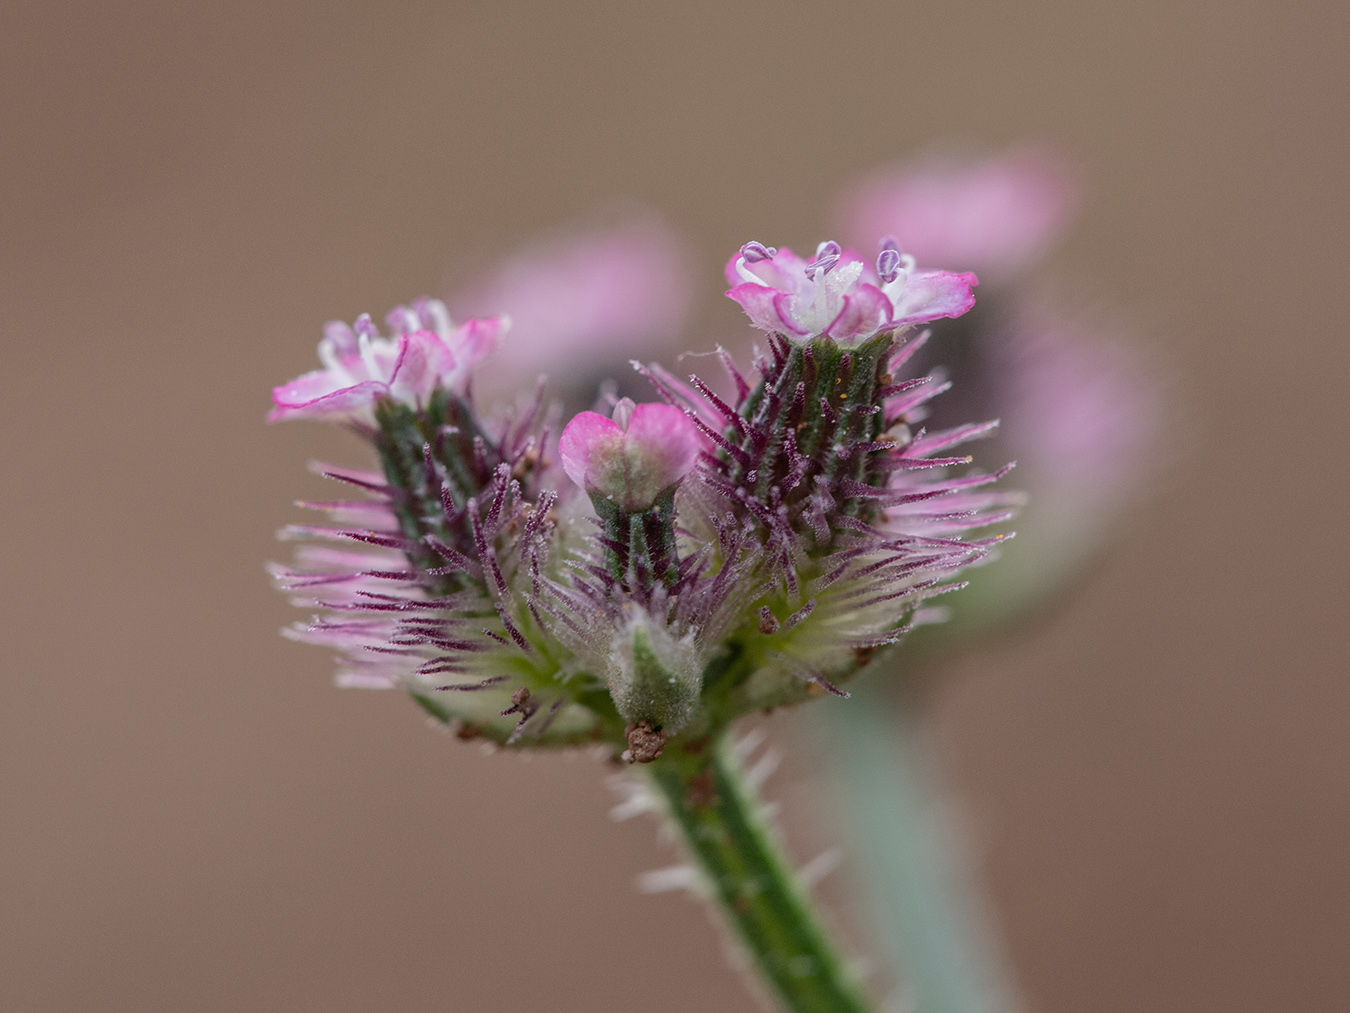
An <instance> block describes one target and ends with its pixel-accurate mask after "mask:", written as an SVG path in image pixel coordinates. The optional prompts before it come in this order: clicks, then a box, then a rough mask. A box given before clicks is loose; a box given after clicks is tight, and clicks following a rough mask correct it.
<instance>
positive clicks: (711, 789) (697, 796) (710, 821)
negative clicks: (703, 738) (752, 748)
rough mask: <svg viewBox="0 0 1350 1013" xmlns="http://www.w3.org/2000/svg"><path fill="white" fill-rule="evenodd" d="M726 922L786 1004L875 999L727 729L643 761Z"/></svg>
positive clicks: (830, 1011) (816, 1007) (831, 1011)
mask: <svg viewBox="0 0 1350 1013" xmlns="http://www.w3.org/2000/svg"><path fill="white" fill-rule="evenodd" d="M647 770H648V774H649V776H650V777H651V780H652V783H653V784H654V785H655V787H656V789H657V791H658V793H659V794H660V795H661V797H662V798H663V799H664V800H665V804H666V810H667V813H668V815H669V817H670V819H671V821H672V822H673V823H674V824H675V825H676V826H677V827H678V828H679V830H680V833H681V834H682V836H683V837H684V842H685V844H686V845H687V847H688V849H689V852H690V854H691V855H692V857H693V860H694V864H695V865H696V866H697V867H698V868H699V869H700V871H701V872H702V873H703V876H704V878H705V880H706V881H707V883H708V885H709V887H710V889H711V891H712V895H713V899H714V900H715V901H716V902H717V905H718V906H719V907H720V908H721V909H722V913H723V914H724V915H725V916H726V919H727V921H728V923H729V924H730V925H731V927H732V929H733V930H734V931H735V933H736V935H737V936H738V937H739V938H740V941H741V943H742V944H743V945H744V948H745V951H746V953H747V954H748V955H749V956H750V958H751V960H752V961H753V963H754V966H755V967H756V969H757V970H758V972H759V974H760V976H761V978H762V979H763V981H764V983H765V984H766V985H767V986H768V989H769V991H770V992H771V993H772V994H773V996H774V997H775V998H776V999H777V1000H778V1002H779V1004H780V1005H781V1007H782V1009H783V1010H785V1011H790V1013H867V1011H868V1010H870V1009H871V1008H872V1006H871V1004H870V1003H869V1002H868V1001H867V999H866V998H865V997H864V995H863V992H862V990H861V989H860V988H859V986H858V983H857V981H856V980H855V978H854V976H853V975H852V974H850V973H849V971H848V970H847V969H846V967H845V964H844V961H843V959H842V958H841V956H840V955H839V953H838V952H837V950H836V949H835V947H834V945H833V943H832V942H831V941H830V938H829V936H828V935H827V934H826V932H825V930H824V929H823V928H822V927H821V925H820V921H819V918H818V916H817V914H816V911H815V909H814V907H813V905H812V903H811V900H810V898H809V897H808V896H807V894H806V892H805V890H804V888H803V887H802V885H801V883H800V882H799V881H798V879H797V876H796V874H795V873H794V872H793V871H792V868H791V866H790V865H789V863H788V861H787V859H786V858H785V857H784V856H783V854H782V852H781V850H780V849H779V847H778V844H777V842H776V841H775V840H774V837H773V835H772V833H771V832H770V830H769V827H768V825H767V824H766V822H765V820H764V817H763V815H762V813H761V812H760V810H759V806H758V804H757V803H756V801H755V798H754V794H753V791H752V789H751V786H750V785H749V783H748V782H747V781H746V779H745V777H744V775H743V774H742V772H741V768H740V763H739V761H738V759H737V757H736V755H735V753H734V751H733V749H732V747H731V745H730V742H729V737H728V736H726V735H723V736H721V740H720V741H719V742H718V743H717V744H716V745H715V746H714V745H711V744H709V745H705V747H704V748H703V749H701V750H693V749H690V748H688V747H685V748H681V747H679V746H677V745H676V744H675V743H672V744H671V747H670V748H668V749H667V751H666V754H665V755H664V756H662V757H661V759H659V760H657V761H656V762H655V763H653V764H651V766H650V767H648V768H647Z"/></svg>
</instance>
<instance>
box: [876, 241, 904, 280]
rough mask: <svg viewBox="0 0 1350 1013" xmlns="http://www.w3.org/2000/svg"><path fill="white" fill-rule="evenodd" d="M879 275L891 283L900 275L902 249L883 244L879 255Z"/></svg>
mask: <svg viewBox="0 0 1350 1013" xmlns="http://www.w3.org/2000/svg"><path fill="white" fill-rule="evenodd" d="M877 277H879V278H880V279H881V280H882V281H883V282H885V283H886V284H888V285H889V284H890V283H891V282H893V281H895V279H896V278H898V277H900V251H899V250H897V249H895V248H894V247H887V246H883V247H882V248H881V253H880V254H878V256H877Z"/></svg>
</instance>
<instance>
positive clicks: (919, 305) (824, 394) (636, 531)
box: [274, 244, 1009, 762]
mask: <svg viewBox="0 0 1350 1013" xmlns="http://www.w3.org/2000/svg"><path fill="white" fill-rule="evenodd" d="M794 268H796V269H797V270H792V269H794ZM736 269H737V270H738V271H744V272H745V273H747V274H748V275H749V276H750V277H752V278H754V279H756V281H754V282H749V281H747V282H745V284H744V285H743V286H740V287H741V288H753V289H756V290H759V291H763V292H773V293H777V296H773V297H772V298H777V297H778V296H781V297H782V298H781V299H779V303H780V306H779V309H777V310H775V312H780V311H781V316H780V317H779V318H778V319H779V320H780V322H779V323H775V324H772V325H771V326H770V327H769V329H770V331H771V333H770V334H769V339H768V342H769V349H768V353H767V354H761V355H760V357H759V360H758V361H757V362H756V364H755V367H756V371H757V374H758V375H757V377H756V378H755V380H754V383H753V384H752V383H750V382H749V381H747V379H746V378H745V377H743V376H742V375H741V373H740V372H739V371H738V370H737V368H736V366H735V365H734V363H733V362H732V360H731V358H730V357H729V356H724V357H723V363H724V365H725V366H726V368H727V370H728V374H729V377H730V379H731V381H732V385H733V387H734V388H735V392H736V393H735V394H734V395H732V396H730V397H729V399H723V398H722V397H720V396H719V395H717V394H716V393H715V392H714V391H713V389H712V387H710V386H709V385H708V384H707V383H705V382H704V381H702V380H701V379H699V378H697V377H692V378H690V382H689V383H688V384H686V383H684V382H683V381H680V380H678V379H676V378H674V377H672V376H670V374H668V373H665V372H664V371H662V370H660V369H659V368H658V367H640V369H641V371H642V372H644V373H645V374H646V375H647V376H648V377H649V379H651V380H652V381H653V382H654V383H655V385H656V387H657V390H658V392H659V393H660V394H661V396H662V399H663V401H664V403H659V404H640V405H639V404H634V403H633V402H632V401H631V400H629V399H627V398H623V399H620V400H619V401H618V402H617V403H616V405H615V407H614V411H613V414H612V417H610V418H605V417H604V416H603V415H600V414H598V413H595V412H581V413H579V414H578V415H577V416H576V417H574V418H573V419H572V420H571V421H570V423H569V424H568V425H567V426H566V427H565V428H564V429H563V430H562V434H561V436H560V438H559V439H558V440H557V443H556V446H557V449H558V453H557V454H556V455H554V454H553V453H552V449H553V447H554V446H555V443H554V441H553V439H552V437H551V436H550V433H551V432H552V431H554V430H553V428H552V427H553V425H554V423H553V421H552V419H554V418H556V415H552V414H551V413H550V411H549V410H548V409H547V407H546V406H545V404H544V402H543V400H542V390H541V391H540V392H539V393H538V394H537V396H536V399H535V401H534V402H533V403H530V404H526V403H520V404H519V405H518V409H517V412H516V413H515V414H513V415H512V414H507V415H492V416H488V415H484V414H482V413H481V412H480V411H479V410H478V407H477V405H476V404H475V400H474V397H473V393H472V390H471V385H470V383H469V379H470V371H471V369H472V367H473V365H474V363H475V362H476V361H477V360H478V359H479V358H480V357H481V355H482V353H483V352H484V351H485V350H486V349H487V348H488V347H490V345H491V339H495V337H496V334H497V327H496V326H495V325H494V324H492V323H491V322H470V323H469V324H467V325H465V326H464V327H462V328H460V329H458V330H455V329H453V328H451V327H450V324H449V321H448V319H445V314H444V312H443V310H442V309H440V308H439V307H438V306H437V304H430V303H427V304H422V305H420V306H419V307H415V308H413V309H400V310H396V311H395V312H394V313H393V314H391V316H390V319H389V324H390V328H391V329H392V331H393V336H392V337H389V338H384V337H381V336H380V335H378V334H377V333H375V331H374V328H373V326H372V325H371V324H370V322H369V320H368V318H362V319H361V320H359V321H358V322H357V324H356V326H355V327H354V328H350V329H348V328H342V327H334V328H331V329H330V331H329V333H328V334H327V335H326V336H325V343H324V345H323V346H322V349H321V355H322V356H323V357H324V358H325V363H326V365H327V366H328V368H327V369H326V370H323V371H320V372H319V373H317V374H311V376H310V377H307V378H302V380H301V381H298V382H297V383H296V384H292V385H288V386H287V387H283V388H279V390H278V394H277V397H276V400H277V404H278V410H277V412H275V413H274V417H279V418H288V417H296V416H301V417H303V416H306V415H330V416H333V415H336V416H338V417H342V418H347V419H352V420H356V421H359V422H360V423H361V424H360V425H357V426H354V427H353V428H354V429H355V430H356V431H357V432H358V433H360V434H361V435H362V436H363V437H365V438H367V439H368V440H369V441H370V443H371V445H372V448H373V449H374V451H375V453H376V455H377V457H378V460H379V465H380V471H379V472H378V473H351V472H340V471H328V472H327V473H328V474H330V475H332V477H334V478H338V479H340V480H342V481H345V482H347V483H348V484H351V485H354V486H356V487H357V488H359V489H361V490H363V491H364V492H365V493H366V494H367V495H368V496H369V497H370V498H369V499H367V500H347V501H339V502H336V503H324V504H313V506H315V507H316V508H318V509H320V510H323V511H325V512H327V513H328V514H329V515H330V518H331V521H332V523H331V526H326V527H324V526H317V527H306V528H296V529H292V530H291V532H290V533H291V534H292V535H294V536H295V537H299V538H302V539H304V540H306V542H307V544H306V545H305V546H303V547H302V548H301V550H300V551H299V552H298V553H297V561H296V565H295V566H294V567H290V568H278V569H277V571H276V573H277V576H278V578H279V580H280V581H281V583H282V585H283V586H284V587H285V588H287V589H288V590H290V591H291V592H292V593H293V594H295V595H296V597H297V599H298V600H299V601H300V602H301V603H303V604H305V605H308V606H310V607H313V608H317V609H318V610H319V611H320V614H319V615H318V616H316V618H315V619H314V621H313V622H311V623H309V624H307V625H304V626H301V627H299V628H298V629H296V630H295V631H294V635H295V636H297V637H299V638H301V639H305V640H311V641H315V642H319V643H323V644H327V645H330V646H332V647H335V648H337V649H338V650H339V651H340V652H341V654H342V657H343V661H342V668H341V677H342V679H343V681H344V683H345V684H347V685H362V686H380V685H383V686H401V687H403V688H405V689H406V690H407V691H408V692H409V693H411V694H412V696H413V697H414V698H415V699H416V700H417V701H418V702H419V703H420V704H421V706H422V707H423V708H424V709H426V710H427V711H428V712H430V713H432V714H433V715H435V716H436V717H438V718H440V719H442V720H444V721H446V722H453V723H456V724H457V725H458V727H459V728H460V730H461V732H462V733H463V734H466V735H484V736H487V737H489V738H492V739H494V740H495V741H498V742H501V743H504V744H508V745H511V744H522V745H523V744H565V743H576V742H581V741H601V742H608V743H610V744H611V745H612V746H613V747H614V748H615V751H616V754H619V755H624V756H627V757H628V758H629V759H631V760H634V761H642V762H650V761H654V760H656V759H657V758H658V757H659V756H660V754H661V751H662V749H663V748H664V746H665V743H666V742H667V741H668V739H671V738H677V739H680V742H681V743H684V744H688V743H693V742H697V741H699V738H698V737H699V736H706V735H709V734H715V733H717V732H720V731H721V730H723V729H725V728H726V727H727V726H728V725H729V724H730V723H731V722H732V721H734V720H735V719H736V718H737V717H739V716H741V715H743V714H746V713H749V712H751V711H759V710H764V709H770V708H773V707H776V706H781V705H784V704H790V703H797V702H800V701H802V700H804V699H806V698H807V697H809V696H811V695H813V694H818V693H819V692H822V691H824V692H836V693H840V694H843V692H844V691H843V690H842V689H840V688H839V686H840V685H841V684H842V683H843V681H844V680H846V679H848V678H849V677H850V676H852V675H853V674H854V673H855V672H856V671H857V670H858V669H859V668H861V667H862V666H863V665H864V664H866V663H867V661H868V659H869V658H870V657H871V655H872V652H873V651H874V650H876V649H877V648H879V647H883V646H885V645H888V644H892V643H895V642H896V641H897V640H898V639H899V638H900V637H901V636H903V635H904V633H905V632H906V631H907V630H908V629H909V628H910V627H911V626H913V625H914V624H915V623H917V622H919V621H921V620H922V619H923V610H922V609H921V608H920V606H921V604H922V603H923V602H924V601H925V600H926V599H928V598H930V597H932V596H933V595H935V594H940V593H942V592H944V591H946V590H951V589H953V588H955V587H957V586H959V585H958V584H956V583H953V582H952V578H954V577H955V576H956V575H957V574H958V573H959V572H960V571H961V570H962V569H964V568H965V567H966V566H969V565H970V564H972V563H974V562H976V561H978V560H980V559H981V558H983V557H984V556H986V554H987V553H988V552H989V550H990V548H991V546H992V545H994V544H995V543H996V542H997V541H998V540H999V539H997V538H986V537H970V536H971V533H972V532H973V531H975V530H977V529H979V528H981V527H983V526H985V525H987V524H991V523H994V522H997V521H999V520H1002V519H1005V518H1006V517H1007V515H1008V510H1007V506H1008V503H1009V497H1008V496H1007V495H1006V494H1000V493H997V492H995V491H993V490H991V489H990V488H989V486H990V485H991V483H993V482H995V481H996V480H997V478H998V477H999V475H1000V474H1001V472H1000V473H995V474H985V473H981V472H968V473H954V471H953V469H959V468H964V467H965V466H966V465H968V464H969V463H970V458H968V457H963V456H957V457H953V456H947V455H948V454H949V452H950V449H951V448H953V447H955V446H957V445H959V444H962V443H965V442H966V441H968V440H972V439H975V438H976V437H979V436H983V435H985V434H986V433H987V432H989V430H990V429H991V425H990V424H980V425H964V426H955V427H948V428H945V429H939V430H936V431H933V432H928V431H925V430H924V429H922V428H918V429H917V430H915V429H914V427H915V426H917V425H918V424H919V423H920V422H921V421H922V419H923V418H924V415H925V412H926V411H927V404H928V402H929V400H930V399H931V398H932V397H933V396H934V395H936V394H937V393H939V392H940V391H941V390H942V389H944V385H943V384H941V383H939V382H936V381H935V380H934V379H933V378H930V377H909V378H899V379H897V377H899V376H900V371H901V370H902V369H907V368H908V364H909V362H910V361H911V356H912V355H913V353H914V351H915V349H917V348H918V347H920V346H921V345H922V343H923V336H922V335H912V334H907V333H904V332H903V331H902V330H901V329H902V328H904V327H906V326H907V325H908V324H910V323H913V322H916V321H918V320H922V319H929V318H931V317H932V316H933V315H941V314H943V313H954V312H962V311H963V310H964V308H965V307H966V306H968V303H969V300H970V286H971V285H973V284H974V277H973V276H969V275H948V274H945V273H942V272H921V271H918V270H916V269H915V267H914V264H913V262H912V260H910V259H908V258H906V257H905V256H904V255H903V254H901V253H900V251H899V250H898V249H897V248H896V247H895V246H894V245H893V244H883V247H882V251H881V256H880V257H879V258H878V262H877V264H876V266H875V268H872V267H870V266H867V265H863V264H862V263H861V261H859V260H858V258H856V257H855V256H854V255H852V254H849V253H846V252H844V251H843V250H840V249H838V247H835V246H831V245H829V244H827V245H825V246H822V248H821V250H820V251H818V253H817V256H816V258H815V259H814V260H813V261H812V263H810V264H802V263H801V262H800V261H799V260H797V259H796V258H794V257H793V255H792V254H791V252H790V251H783V252H781V253H780V252H776V251H771V250H769V249H767V248H763V247H757V246H755V245H754V244H750V245H747V246H746V247H745V248H744V249H743V250H742V252H741V254H740V256H739V257H738V264H737V265H736ZM771 284H778V285H781V286H784V288H781V289H773V288H771ZM754 298H758V296H755V297H754ZM751 304H752V305H758V304H756V303H754V301H753V299H751ZM789 321H790V322H791V323H792V324H793V327H792V328H791V329H789V328H787V327H786V323H785V322H789ZM785 331H788V332H789V333H790V334H791V338H789V337H788V336H787V334H785V333H784V332H785ZM555 460H560V462H561V465H562V468H561V469H558V468H557V467H555V466H554V461H555ZM560 471H561V472H565V475H566V477H567V478H570V479H571V483H569V482H567V481H566V480H565V478H564V475H562V474H560V473H559V472H560ZM583 491H584V493H585V494H586V495H585V496H583V495H582V493H583ZM587 497H588V498H589V500H590V503H589V506H588V504H587ZM310 540H317V541H319V542H323V541H336V542H338V543H347V544H346V546H343V547H337V548H334V547H332V546H325V545H322V544H318V545H315V544H308V543H309V542H310ZM351 543H356V550H355V551H353V548H352V544H351ZM682 736H683V737H684V738H682V739H681V738H680V737H682ZM681 748H683V747H681Z"/></svg>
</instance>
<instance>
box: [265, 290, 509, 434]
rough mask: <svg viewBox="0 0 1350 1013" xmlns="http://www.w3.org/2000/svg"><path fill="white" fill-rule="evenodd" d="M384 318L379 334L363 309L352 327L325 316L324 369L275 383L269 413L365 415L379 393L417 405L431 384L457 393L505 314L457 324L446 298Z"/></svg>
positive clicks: (332, 416) (502, 327)
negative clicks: (384, 327) (384, 331)
mask: <svg viewBox="0 0 1350 1013" xmlns="http://www.w3.org/2000/svg"><path fill="white" fill-rule="evenodd" d="M385 322H386V324H387V325H388V327H389V331H390V336H389V337H383V336H382V335H381V334H380V332H379V329H378V328H377V327H376V326H375V324H374V323H373V322H372V321H371V319H370V315H369V314H362V315H361V316H360V317H358V318H357V319H356V322H355V323H354V324H352V325H351V326H348V325H347V324H345V323H342V322H341V321H336V320H335V321H331V322H330V323H328V324H327V325H326V326H325V327H324V332H323V339H322V340H321V341H320V342H319V361H320V362H322V363H323V366H324V368H323V369H316V370H314V371H313V372H309V373H306V374H304V375H303V376H300V377H297V378H296V379H294V380H292V381H291V382H290V383H287V384H283V385H281V386H280V387H275V388H273V390H272V403H273V405H275V407H274V408H273V409H272V412H271V414H270V415H268V420H269V421H273V422H275V421H279V420H281V419H293V418H328V419H344V418H354V419H358V420H361V421H366V422H369V421H371V419H372V412H373V410H374V405H375V402H376V401H377V400H379V399H381V398H386V399H389V400H392V401H396V402H400V403H402V404H407V405H413V406H417V405H421V404H424V403H425V402H426V400H427V398H428V397H430V396H431V393H432V391H434V390H436V389H437V388H446V389H450V390H455V391H458V392H461V393H462V392H463V390H464V388H465V385H466V384H467V383H468V378H469V373H470V370H472V368H473V367H474V366H475V365H476V364H477V363H478V361H479V360H481V359H482V358H483V357H484V356H485V355H487V354H488V352H490V351H492V349H493V348H494V347H496V344H497V341H498V339H499V338H500V337H501V335H502V334H503V333H505V331H506V328H507V326H508V322H507V320H506V319H505V318H504V317H496V318H491V319H486V320H468V321H466V322H465V323H463V324H461V325H460V326H459V327H455V326H453V325H452V323H451V321H450V315H449V314H448V313H447V312H446V309H445V305H444V303H442V302H440V301H439V300H436V299H418V300H416V301H415V302H414V303H413V304H412V306H411V307H409V306H398V307H395V308H394V309H393V310H390V311H389V313H388V315H386V317H385Z"/></svg>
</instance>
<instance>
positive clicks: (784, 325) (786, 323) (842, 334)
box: [726, 238, 977, 343]
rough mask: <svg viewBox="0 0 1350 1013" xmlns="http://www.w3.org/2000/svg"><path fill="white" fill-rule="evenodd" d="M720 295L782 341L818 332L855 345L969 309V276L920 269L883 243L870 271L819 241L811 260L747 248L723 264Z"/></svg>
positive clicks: (762, 248)
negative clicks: (727, 287) (724, 289)
mask: <svg viewBox="0 0 1350 1013" xmlns="http://www.w3.org/2000/svg"><path fill="white" fill-rule="evenodd" d="M726 275H727V280H728V281H729V282H730V283H731V284H732V286H733V287H732V288H731V289H730V290H729V291H728V292H727V295H728V296H730V297H731V298H732V299H735V300H736V301H737V302H738V303H740V304H741V307H742V308H743V309H744V310H745V312H746V314H747V315H748V316H749V317H750V321H751V323H753V324H754V325H755V326H756V327H759V328H761V329H762V330H765V331H769V332H771V333H773V332H780V333H783V334H786V335H788V336H789V337H796V338H805V337H814V336H816V335H823V336H828V337H831V338H834V339H835V340H836V341H839V342H849V343H857V342H860V341H863V340H865V339H867V338H870V337H871V336H872V335H874V334H878V333H880V332H882V331H894V330H899V329H900V328H902V327H906V326H908V325H910V324H917V323H924V322H926V321H929V320H936V319H938V318H939V317H959V316H960V315H961V314H963V313H965V312H966V311H967V310H969V309H970V308H971V307H972V306H974V305H975V294H974V293H973V292H972V291H971V289H972V288H973V287H974V286H975V285H976V284H977V279H976V277H975V275H973V274H953V273H951V272H949V271H920V270H918V269H917V268H916V266H915V262H914V258H913V257H911V256H909V255H908V254H904V253H901V252H900V250H899V248H898V247H897V246H896V244H895V243H894V241H893V240H890V239H889V238H888V239H886V240H883V241H882V247H881V254H880V256H879V257H878V258H877V265H876V268H875V270H874V269H873V268H872V266H871V265H870V264H867V263H865V262H864V261H863V259H862V257H860V256H858V254H856V253H854V252H853V251H852V250H842V249H840V247H839V244H838V243H835V242H824V243H821V244H820V246H818V247H817V248H816V256H815V259H814V260H812V261H811V262H809V263H808V262H807V261H804V260H802V258H801V257H799V256H797V255H796V254H795V253H793V252H792V251H791V250H789V249H786V248H784V249H782V250H775V249H774V248H773V247H766V246H763V245H761V244H760V243H746V244H745V245H744V246H742V247H741V249H740V251H739V252H738V253H737V254H736V255H735V256H734V257H732V258H731V260H730V261H729V262H728V263H727V269H726Z"/></svg>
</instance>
